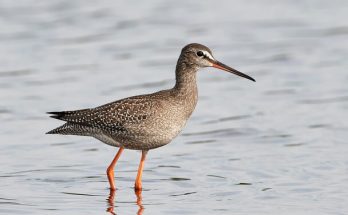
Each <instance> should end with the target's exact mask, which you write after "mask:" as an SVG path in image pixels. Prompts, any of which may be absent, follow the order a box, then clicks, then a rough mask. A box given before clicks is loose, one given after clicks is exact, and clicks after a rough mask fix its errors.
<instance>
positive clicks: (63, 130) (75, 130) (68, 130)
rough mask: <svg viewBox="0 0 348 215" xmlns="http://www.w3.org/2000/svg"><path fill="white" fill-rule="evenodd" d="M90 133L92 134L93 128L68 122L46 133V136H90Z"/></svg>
mask: <svg viewBox="0 0 348 215" xmlns="http://www.w3.org/2000/svg"><path fill="white" fill-rule="evenodd" d="M91 133H93V128H91V127H88V126H84V125H80V124H74V123H69V122H68V123H65V124H64V125H62V126H59V127H57V128H55V129H53V130H51V131H49V132H47V133H46V134H62V135H80V136H90V134H91Z"/></svg>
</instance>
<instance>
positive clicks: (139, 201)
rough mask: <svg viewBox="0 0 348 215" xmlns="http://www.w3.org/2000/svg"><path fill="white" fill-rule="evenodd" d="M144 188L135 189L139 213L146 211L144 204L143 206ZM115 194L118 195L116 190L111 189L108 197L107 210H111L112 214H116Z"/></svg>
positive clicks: (140, 214)
mask: <svg viewBox="0 0 348 215" xmlns="http://www.w3.org/2000/svg"><path fill="white" fill-rule="evenodd" d="M141 192H142V190H135V191H134V193H135V195H136V197H137V199H136V204H137V206H138V211H137V215H142V214H143V212H144V206H143V197H142V195H141ZM115 196H116V190H114V189H110V193H109V197H108V199H107V201H108V208H107V209H106V211H107V212H109V213H110V214H112V215H116V213H115V211H114V208H115V203H114V202H115Z"/></svg>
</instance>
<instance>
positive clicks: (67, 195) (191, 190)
mask: <svg viewBox="0 0 348 215" xmlns="http://www.w3.org/2000/svg"><path fill="white" fill-rule="evenodd" d="M347 20H348V1H345V0H332V1H324V0H316V1H315V0H302V1H291V0H284V1H278V0H263V1H256V0H248V1H244V0H226V1H159V0H158V1H156V0H151V1H107V0H100V1H92V0H89V1H87V0H84V1H82V0H51V1H35V0H26V1H12V0H1V1H0V66H1V68H0V167H1V168H0V214H22V213H25V214H62V213H65V214H75V215H76V214H104V213H106V212H105V210H106V208H107V207H109V206H110V205H109V204H108V203H107V201H106V199H107V198H108V194H109V191H108V186H109V185H108V182H107V178H106V176H105V170H106V167H107V166H108V164H109V162H111V160H112V158H113V156H114V154H115V153H116V148H112V147H110V146H107V145H104V144H100V143H99V142H98V141H97V140H94V139H92V138H84V137H72V136H68V137H67V136H57V135H45V132H47V131H49V130H51V129H53V128H54V127H56V126H58V125H60V124H62V123H61V122H59V121H57V120H53V119H51V118H49V117H48V116H47V115H46V114H45V112H47V111H59V110H69V109H79V108H87V107H94V106H98V105H101V104H104V103H107V102H110V101H114V100H117V99H120V98H123V97H126V96H131V95H136V94H143V93H150V92H154V91H157V90H160V89H164V88H169V87H172V86H173V85H174V69H175V64H176V60H177V58H178V56H179V54H180V51H181V48H182V47H183V46H184V45H186V44H187V43H191V42H198V43H202V44H205V45H207V46H208V47H210V48H211V49H212V50H213V53H214V56H215V57H216V58H217V59H219V60H220V61H222V62H224V63H226V64H227V65H230V66H232V67H234V68H236V69H238V70H240V71H242V72H244V73H246V74H249V75H251V76H252V77H254V78H255V79H256V81H257V82H256V83H253V82H251V81H248V80H246V79H242V78H239V77H237V76H234V75H231V74H228V73H225V72H222V71H218V70H216V69H204V70H202V71H201V72H199V73H198V79H199V83H198V85H199V91H200V92H199V93H200V100H199V103H198V106H197V108H196V111H195V112H194V114H193V116H192V118H191V120H190V121H189V123H188V124H187V126H186V128H185V130H184V131H183V133H182V135H180V137H178V138H176V139H175V140H174V141H173V142H172V143H171V144H169V145H167V146H165V147H162V148H159V149H157V150H153V151H150V153H149V156H148V160H147V162H146V164H145V172H144V182H143V183H144V187H145V190H144V191H143V195H142V197H143V201H142V205H143V207H144V209H145V210H144V214H152V215H153V214H346V212H347V211H348V206H347V203H348V202H347V196H348V183H347V182H348V174H347V173H348V156H347V154H348V147H347V138H348V132H347V129H348V122H347V119H348V114H347V111H348V84H347V81H348V70H347V69H348V60H347V59H348V23H347ZM139 159H140V153H139V152H136V151H129V150H127V151H125V153H123V156H122V157H121V159H120V162H119V163H118V165H117V167H116V173H115V175H116V183H117V185H116V186H117V187H118V189H119V190H118V191H117V194H116V197H115V200H114V205H115V209H114V210H115V212H116V213H117V214H135V213H136V212H137V210H138V209H139V207H140V206H139V203H138V205H137V204H136V196H135V195H134V192H133V189H132V186H133V183H134V179H135V176H136V170H137V166H138V162H139Z"/></svg>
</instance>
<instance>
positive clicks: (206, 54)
mask: <svg viewBox="0 0 348 215" xmlns="http://www.w3.org/2000/svg"><path fill="white" fill-rule="evenodd" d="M202 52H203V54H204V56H206V57H207V58H209V59H210V60H215V59H214V58H213V56H212V55H211V54H210V53H209V52H207V51H202Z"/></svg>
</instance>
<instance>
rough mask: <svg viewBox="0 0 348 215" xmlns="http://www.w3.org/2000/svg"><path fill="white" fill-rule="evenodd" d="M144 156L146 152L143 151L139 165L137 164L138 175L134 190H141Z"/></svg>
mask: <svg viewBox="0 0 348 215" xmlns="http://www.w3.org/2000/svg"><path fill="white" fill-rule="evenodd" d="M146 154H147V150H143V151H142V152H141V160H140V163H139V168H138V174H137V178H136V180H135V186H134V189H135V190H141V189H142V185H141V177H142V175H143V169H144V163H145V158H146Z"/></svg>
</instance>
